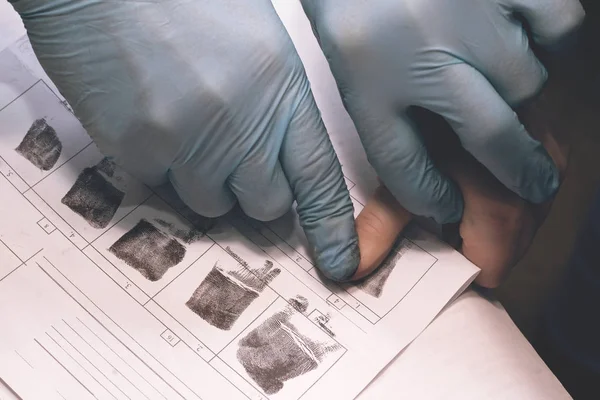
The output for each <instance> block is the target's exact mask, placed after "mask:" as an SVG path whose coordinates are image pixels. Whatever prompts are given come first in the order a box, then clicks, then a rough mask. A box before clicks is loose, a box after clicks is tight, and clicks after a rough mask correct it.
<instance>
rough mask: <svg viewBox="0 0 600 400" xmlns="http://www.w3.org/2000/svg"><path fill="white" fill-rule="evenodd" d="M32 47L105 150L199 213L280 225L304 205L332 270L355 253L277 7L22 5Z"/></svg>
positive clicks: (229, 3) (58, 1)
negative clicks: (241, 214)
mask: <svg viewBox="0 0 600 400" xmlns="http://www.w3.org/2000/svg"><path fill="white" fill-rule="evenodd" d="M13 6H14V8H15V9H16V10H17V11H18V12H19V14H20V15H21V18H22V19H23V22H24V24H25V27H26V29H27V33H28V35H29V38H30V40H31V42H32V45H33V49H34V51H35V53H36V55H37V57H38V59H39V61H40V62H41V64H42V66H43V67H44V69H45V71H46V72H47V73H48V75H49V76H50V78H51V79H52V81H53V82H54V83H55V84H56V86H57V87H58V88H59V90H60V91H61V93H62V95H63V96H64V97H65V98H66V99H67V101H68V102H69V103H70V105H71V106H72V108H73V109H74V111H75V114H76V116H77V117H78V118H79V120H80V121H81V122H82V124H83V126H84V127H85V128H86V129H87V131H88V133H89V134H90V136H91V137H92V138H93V139H94V141H95V143H96V144H97V145H98V147H99V148H100V150H101V151H102V152H103V153H105V154H106V155H108V156H111V157H113V158H114V160H115V162H116V163H117V164H119V165H121V166H122V167H123V168H124V169H125V170H127V171H128V172H129V173H131V174H132V175H134V176H136V177H138V178H140V179H141V180H142V181H144V182H145V183H147V184H149V185H159V184H163V183H165V182H167V181H171V182H172V184H173V186H174V187H175V189H176V190H177V192H178V194H179V196H180V197H181V198H182V200H184V201H185V202H186V203H187V205H188V206H189V207H190V208H192V209H193V210H194V211H196V212H197V213H199V214H201V215H204V216H208V217H215V216H220V215H223V214H224V213H226V212H227V211H229V210H230V209H231V208H232V207H233V206H234V205H235V203H236V202H239V204H240V206H241V208H242V209H243V210H244V211H245V212H246V213H247V214H248V215H249V216H250V217H253V218H256V219H259V220H272V219H275V218H277V217H280V216H281V215H283V214H284V213H285V212H287V211H288V210H289V209H290V207H291V205H292V202H293V201H294V199H295V200H296V201H297V203H298V205H297V211H298V213H299V215H300V220H301V224H302V226H303V227H304V229H305V232H306V235H307V238H308V241H309V243H310V244H311V245H312V247H313V248H314V252H315V255H316V258H317V260H316V261H317V264H318V266H319V267H320V269H321V270H322V271H323V272H324V273H325V275H327V276H329V277H330V278H333V279H336V280H345V279H347V278H349V277H350V276H351V275H352V274H353V273H354V271H355V269H356V267H357V265H358V261H359V257H358V247H357V238H356V232H355V228H354V218H353V207H352V203H351V201H350V197H349V194H348V191H347V189H346V185H345V183H344V180H343V176H342V173H341V168H340V165H339V162H338V160H337V158H336V155H335V153H334V150H333V147H332V145H331V142H330V141H329V137H328V135H327V132H326V130H325V127H324V125H323V123H322V121H321V118H320V114H319V111H318V109H317V107H316V104H315V102H314V99H313V96H312V93H311V90H310V87H309V82H308V80H307V78H306V75H305V72H304V69H303V66H302V63H301V61H300V59H299V57H298V55H297V54H296V51H295V49H294V46H293V44H292V42H291V39H290V38H289V37H288V35H287V32H286V30H285V28H284V26H283V25H282V23H281V21H280V19H279V18H278V16H277V14H276V12H275V10H274V8H273V7H272V5H271V2H270V1H269V0H254V1H251V2H248V1H246V0H155V1H126V0H122V1H101V0H17V1H14V2H13Z"/></svg>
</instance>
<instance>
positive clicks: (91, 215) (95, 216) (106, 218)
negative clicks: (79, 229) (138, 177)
mask: <svg viewBox="0 0 600 400" xmlns="http://www.w3.org/2000/svg"><path fill="white" fill-rule="evenodd" d="M115 168H116V167H115V165H114V163H112V162H111V161H108V160H107V159H106V158H105V159H103V160H102V161H101V162H100V163H98V165H95V166H93V167H89V168H85V169H84V170H83V171H81V173H80V174H79V176H78V177H77V180H76V181H75V184H73V186H72V187H71V189H70V190H69V191H68V192H67V194H66V195H65V196H64V197H63V198H62V200H61V202H62V203H63V204H64V205H66V206H67V207H69V208H70V209H71V210H72V211H73V212H75V213H77V214H79V215H80V216H81V217H83V219H85V220H86V221H87V222H88V224H90V225H91V226H92V227H94V228H97V229H104V228H106V227H107V226H108V224H109V223H110V221H111V220H112V218H113V217H114V216H115V213H116V212H117V210H118V209H119V206H120V205H121V202H122V201H123V198H124V197H125V193H124V192H123V191H121V190H119V189H117V188H116V187H115V186H114V185H113V183H111V181H110V180H111V178H112V177H113V176H114V172H115Z"/></svg>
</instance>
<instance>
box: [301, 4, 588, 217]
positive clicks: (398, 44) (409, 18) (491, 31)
mask: <svg viewBox="0 0 600 400" xmlns="http://www.w3.org/2000/svg"><path fill="white" fill-rule="evenodd" d="M302 3H303V6H304V9H305V12H306V13H307V15H308V17H309V19H310V20H311V24H312V26H313V30H314V32H315V34H316V36H317V38H318V40H319V42H320V45H321V47H322V48H323V51H324V53H325V55H326V56H327V59H328V60H329V63H330V66H331V69H332V71H333V74H334V76H335V78H336V81H337V83H338V87H339V89H340V92H341V95H342V99H343V101H344V104H345V106H346V108H347V110H348V112H349V113H350V115H351V117H352V119H353V120H354V123H355V125H356V127H357V129H358V132H359V134H360V136H361V140H362V143H363V145H364V147H365V149H366V151H367V155H368V158H369V161H370V162H371V164H372V165H373V166H374V168H375V169H376V171H377V173H378V174H379V176H380V178H381V180H382V181H383V182H384V183H385V184H386V186H387V187H388V188H389V189H390V191H391V192H392V193H393V194H394V196H396V198H397V199H398V201H400V203H402V205H403V206H405V207H406V208H407V209H408V210H409V211H411V212H413V213H415V214H418V215H423V216H428V217H433V218H434V219H435V220H436V221H438V222H440V223H446V222H456V221H457V220H459V219H460V217H461V215H462V208H463V203H462V197H461V195H460V193H459V191H458V189H457V187H456V186H455V185H454V183H453V182H451V181H450V180H449V179H448V178H447V177H445V176H443V175H442V174H441V173H440V172H439V171H438V169H436V167H435V166H434V164H433V163H432V161H431V159H430V158H429V156H428V154H427V151H426V149H425V147H424V145H423V142H422V140H421V137H420V134H419V132H418V130H417V129H416V128H415V125H414V123H413V121H412V120H411V118H410V112H409V111H410V108H411V106H418V107H422V108H425V109H429V110H430V111H433V112H435V113H438V114H439V115H441V116H443V117H444V118H445V119H446V120H447V121H448V122H449V123H450V125H451V126H452V128H453V129H454V131H455V132H456V133H457V134H458V136H459V137H460V139H461V142H462V144H463V146H464V147H465V149H466V150H468V151H469V152H470V153H471V154H472V155H473V156H474V157H475V158H477V159H478V160H479V162H481V163H482V164H483V165H485V166H486V167H487V168H488V169H489V170H490V171H491V172H492V173H493V174H494V175H495V176H496V178H498V179H499V180H500V181H501V182H502V183H503V184H504V185H506V186H507V187H508V188H509V189H511V190H513V191H514V192H516V193H517V194H519V195H520V196H521V197H523V198H525V199H526V200H529V201H531V202H534V203H539V202H542V201H544V200H546V199H547V198H549V197H550V196H551V195H552V194H554V192H555V190H556V189H557V187H558V172H557V170H556V167H555V166H554V164H553V162H552V160H551V158H550V157H549V156H548V154H547V153H546V151H545V150H544V148H543V147H542V145H541V144H540V143H539V142H538V141H536V140H533V139H532V138H531V137H530V136H529V135H528V134H527V132H526V130H525V128H524V126H523V125H522V124H521V122H520V121H519V119H518V117H517V115H516V114H515V112H514V111H513V108H515V107H516V106H518V105H520V104H521V103H522V102H523V101H525V100H527V99H530V98H531V97H533V96H534V95H535V94H536V93H537V92H538V91H540V89H541V87H542V86H543V84H544V82H545V80H546V77H547V73H546V70H545V69H544V67H543V66H542V64H541V63H540V62H539V61H538V59H537V58H536V57H535V55H534V54H533V52H532V51H531V49H530V46H529V42H528V37H527V32H526V31H525V29H524V27H523V24H522V23H521V21H522V20H526V21H527V22H528V24H529V26H530V27H531V34H532V37H533V39H534V40H535V41H536V42H537V43H538V44H539V45H542V46H554V45H557V44H558V43H559V42H560V41H561V39H562V38H565V37H567V36H569V35H568V34H569V33H570V32H572V31H574V30H575V28H576V27H578V26H579V25H580V23H581V22H582V20H583V17H584V11H583V9H582V7H581V5H580V4H579V2H578V1H577V0H369V1H366V0H302Z"/></svg>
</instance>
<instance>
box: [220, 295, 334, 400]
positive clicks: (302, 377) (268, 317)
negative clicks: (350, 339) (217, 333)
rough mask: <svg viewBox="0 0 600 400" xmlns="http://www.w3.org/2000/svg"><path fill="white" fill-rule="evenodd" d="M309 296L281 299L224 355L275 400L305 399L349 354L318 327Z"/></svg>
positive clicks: (243, 333) (242, 373)
mask: <svg viewBox="0 0 600 400" xmlns="http://www.w3.org/2000/svg"><path fill="white" fill-rule="evenodd" d="M308 306H309V305H308V304H307V301H306V299H305V298H303V297H302V296H298V297H297V298H293V299H288V301H286V300H284V299H283V298H279V299H278V300H277V301H276V302H275V303H273V305H272V306H271V307H269V308H268V309H267V310H266V311H265V312H264V313H263V314H262V315H261V316H260V317H259V318H257V320H256V321H254V323H252V325H251V326H250V327H248V329H246V330H245V331H244V332H242V333H241V334H240V335H239V336H238V337H237V338H236V339H235V340H234V341H233V342H232V343H231V344H230V345H229V346H227V348H226V349H225V350H224V351H223V352H222V353H221V354H220V357H221V359H223V360H224V361H225V362H226V363H228V364H229V365H230V366H232V368H234V369H235V370H236V371H237V372H238V373H239V374H240V375H242V376H244V377H245V378H246V380H248V381H249V382H250V383H251V384H253V385H254V386H255V387H256V388H257V389H259V390H260V391H261V392H262V393H264V394H265V395H266V396H268V397H269V398H270V399H296V398H300V397H301V396H302V395H303V394H304V393H305V392H306V391H307V390H308V389H309V388H310V387H311V386H312V385H314V384H315V383H316V382H317V381H318V380H319V378H320V377H321V376H322V375H323V374H324V373H325V372H326V371H327V370H328V369H329V368H331V366H333V365H334V364H335V363H336V362H337V361H338V360H339V359H340V358H341V357H342V356H343V355H344V353H345V348H344V347H343V346H341V345H340V344H339V343H338V342H337V341H335V339H333V338H331V337H330V336H329V335H327V334H326V333H325V332H324V331H322V330H321V329H319V328H318V327H317V326H316V325H315V324H313V323H312V322H311V321H310V320H309V319H308V318H307V317H306V316H304V314H303V313H304V312H305V311H306V309H307V308H308Z"/></svg>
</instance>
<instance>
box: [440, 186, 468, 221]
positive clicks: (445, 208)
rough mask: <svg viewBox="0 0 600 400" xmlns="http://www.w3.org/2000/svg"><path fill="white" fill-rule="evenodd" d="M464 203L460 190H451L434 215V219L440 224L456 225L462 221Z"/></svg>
mask: <svg viewBox="0 0 600 400" xmlns="http://www.w3.org/2000/svg"><path fill="white" fill-rule="evenodd" d="M463 210H464V202H463V198H462V194H461V192H460V190H458V189H457V188H451V189H449V190H448V191H447V192H446V194H445V195H444V199H443V201H442V202H440V204H439V206H438V207H437V208H436V210H435V211H434V213H433V219H434V220H435V222H437V223H438V224H442V225H443V224H455V223H457V222H459V221H460V220H461V219H462V215H463Z"/></svg>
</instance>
